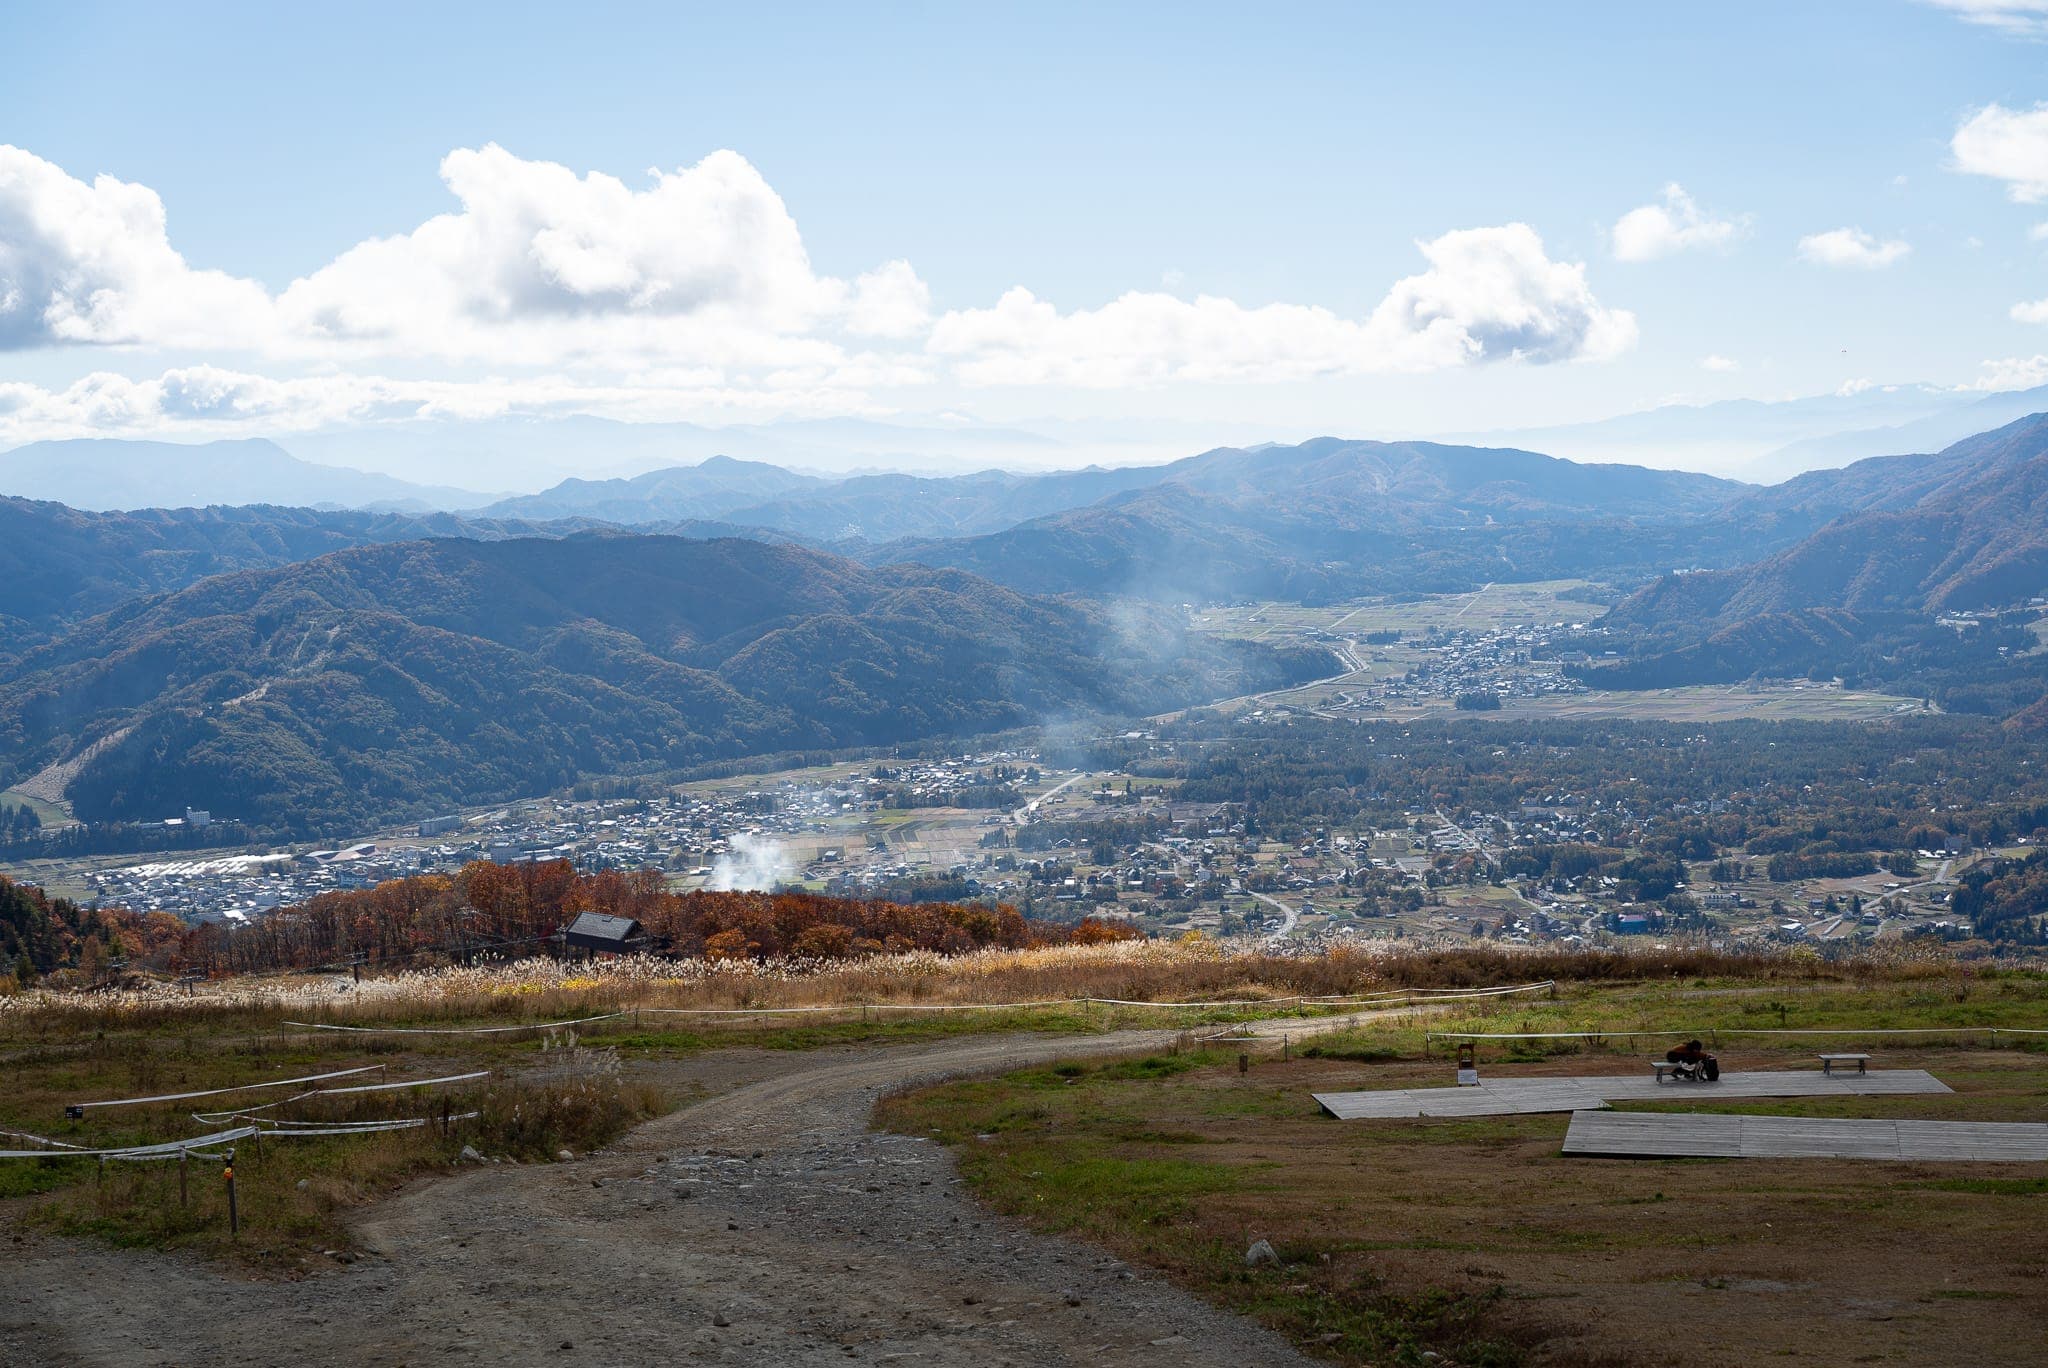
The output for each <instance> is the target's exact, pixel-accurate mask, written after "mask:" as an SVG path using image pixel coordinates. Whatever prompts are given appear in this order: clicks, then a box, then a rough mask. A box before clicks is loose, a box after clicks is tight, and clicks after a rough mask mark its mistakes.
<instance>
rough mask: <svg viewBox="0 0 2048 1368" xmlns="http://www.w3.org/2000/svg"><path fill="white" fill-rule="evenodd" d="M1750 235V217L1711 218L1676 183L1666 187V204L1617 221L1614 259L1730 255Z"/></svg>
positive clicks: (1636, 211)
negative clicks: (1701, 252) (1706, 251)
mask: <svg viewBox="0 0 2048 1368" xmlns="http://www.w3.org/2000/svg"><path fill="white" fill-rule="evenodd" d="M1748 232H1749V217H1748V215H1743V216H1742V217H1740V218H1711V217H1709V216H1708V215H1706V214H1705V213H1703V212H1701V210H1700V207H1699V205H1697V204H1695V203H1693V199H1692V196H1691V195H1688V194H1686V193H1685V187H1684V186H1682V185H1680V184H1678V183H1677V182H1676V181H1673V182H1672V183H1671V184H1669V185H1667V186H1665V187H1664V202H1663V203H1662V204H1645V205H1643V206H1641V207H1640V208H1636V209H1631V210H1629V211H1628V212H1627V213H1626V214H1623V215H1622V216H1621V217H1620V218H1619V219H1618V220H1616V221H1615V224H1614V231H1613V234H1612V238H1613V243H1614V257H1615V260H1617V261H1655V260H1656V259H1657V258H1659V257H1667V256H1670V255H1672V254H1673V253H1674V252H1686V251H1693V250H1696V249H1700V248H1708V249H1712V250H1715V251H1726V250H1727V249H1728V248H1729V247H1731V246H1733V245H1734V244H1735V243H1736V242H1737V241H1739V240H1740V239H1742V238H1743V237H1745V236H1747V235H1748Z"/></svg>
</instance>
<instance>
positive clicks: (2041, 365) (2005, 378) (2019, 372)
mask: <svg viewBox="0 0 2048 1368" xmlns="http://www.w3.org/2000/svg"><path fill="white" fill-rule="evenodd" d="M1977 369H1978V370H1979V371H1980V372H1981V374H1979V375H1978V377H1977V378H1976V379H1975V380H1973V381H1971V382H1970V383H1969V384H1967V385H1963V386H1960V387H1959V388H1962V389H1966V390H1989V391H1999V390H2018V389H2033V388H2034V387H2035V386H2037V385H2048V356H2007V357H2002V358H2000V359H1998V360H1995V361H1980V362H1978V363H1977Z"/></svg>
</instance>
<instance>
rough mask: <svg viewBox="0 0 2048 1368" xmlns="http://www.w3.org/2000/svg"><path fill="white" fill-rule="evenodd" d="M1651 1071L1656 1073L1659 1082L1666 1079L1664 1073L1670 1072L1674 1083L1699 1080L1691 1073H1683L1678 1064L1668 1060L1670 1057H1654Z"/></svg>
mask: <svg viewBox="0 0 2048 1368" xmlns="http://www.w3.org/2000/svg"><path fill="white" fill-rule="evenodd" d="M1650 1072H1651V1073H1652V1074H1654V1075H1655V1076H1656V1080H1657V1081H1658V1082H1659V1083H1662V1082H1663V1081H1664V1075H1665V1074H1670V1075H1671V1081H1672V1082H1674V1083H1686V1082H1697V1081H1698V1080H1697V1079H1696V1078H1694V1077H1693V1076H1692V1075H1691V1074H1682V1073H1680V1072H1678V1066H1677V1065H1676V1064H1674V1063H1672V1062H1671V1061H1670V1060H1668V1059H1653V1060H1651V1061H1650Z"/></svg>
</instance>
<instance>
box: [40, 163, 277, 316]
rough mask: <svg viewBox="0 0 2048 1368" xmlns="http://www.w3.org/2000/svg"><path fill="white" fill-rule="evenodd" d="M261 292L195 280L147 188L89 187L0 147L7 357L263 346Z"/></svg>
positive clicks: (233, 282)
mask: <svg viewBox="0 0 2048 1368" xmlns="http://www.w3.org/2000/svg"><path fill="white" fill-rule="evenodd" d="M270 325H271V317H270V298H269V296H268V294H267V293H266V292H265V291H264V289H263V287H262V286H261V285H259V284H257V283H256V282H254V281H250V280H241V279H238V278H236V277H234V276H230V275H227V274H225V273H223V272H220V271H208V270H195V269H193V268H192V266H190V265H189V264H187V262H186V261H185V258H184V257H182V256H180V255H179V254H178V253H177V251H176V250H175V249H174V248H172V246H171V243H170V238H169V236H168V234H167V233H166V231H165V226H164V206H163V201H162V200H161V199H159V198H157V194H156V192H155V191H154V190H151V189H150V188H149V187H147V186H144V185H135V184H133V183H131V182H128V181H123V180H117V179H116V178H114V177H112V176H99V177H96V178H95V179H94V180H93V182H92V183H91V184H90V185H88V184H86V183H85V182H84V181H81V180H77V179H75V178H73V177H72V176H70V175H68V174H67V173H66V172H65V171H64V170H63V169H62V168H60V167H58V166H56V165H54V164H53V163H51V162H47V161H45V160H43V159H42V158H41V157H38V156H36V155H35V154H34V153H31V152H25V151H23V150H22V149H21V148H18V147H13V146H9V145H5V144H0V350H15V349H20V348H26V347H41V346H51V345H62V344H66V343H100V344H114V343H139V342H148V343H156V344H163V345H173V346H178V345H190V346H206V345H212V344H217V343H221V342H229V343H237V342H240V341H241V340H243V339H253V338H257V337H262V336H266V335H268V334H269V332H270Z"/></svg>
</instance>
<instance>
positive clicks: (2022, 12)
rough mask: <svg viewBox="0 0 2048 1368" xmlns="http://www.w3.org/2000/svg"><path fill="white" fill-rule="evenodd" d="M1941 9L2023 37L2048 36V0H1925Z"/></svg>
mask: <svg viewBox="0 0 2048 1368" xmlns="http://www.w3.org/2000/svg"><path fill="white" fill-rule="evenodd" d="M1925 3H1927V4H1931V5H1933V6H1935V7H1936V8H1938V9H1945V10H1947V11H1948V12H1949V13H1951V14H1953V15H1955V16H1957V17H1958V18H1960V19H1962V20H1963V21H1964V22H1965V23H1971V24H1982V25H1983V26H1985V27H1986V28H1995V29H2000V30H2002V31H2004V32H2006V33H2010V34H2014V35H2016V36H2018V37H2022V38H2048V0H1925Z"/></svg>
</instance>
